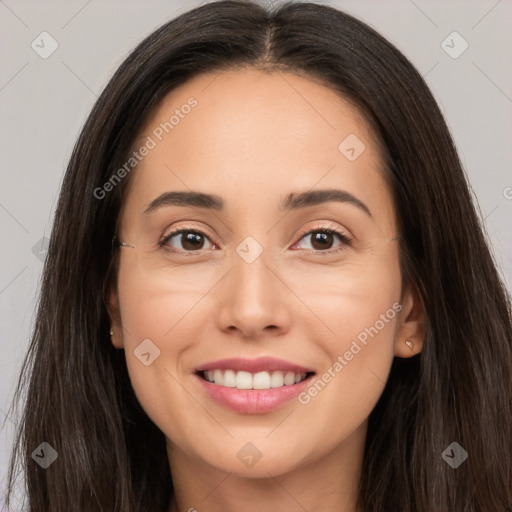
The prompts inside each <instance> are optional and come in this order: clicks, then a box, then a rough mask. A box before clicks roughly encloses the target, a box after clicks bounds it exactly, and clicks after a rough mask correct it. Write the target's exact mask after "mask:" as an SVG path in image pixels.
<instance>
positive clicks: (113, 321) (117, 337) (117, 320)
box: [108, 284, 124, 349]
mask: <svg viewBox="0 0 512 512" xmlns="http://www.w3.org/2000/svg"><path fill="white" fill-rule="evenodd" d="M108 314H109V316H110V328H111V330H112V335H111V336H110V340H111V342H112V345H114V347H116V348H119V349H122V348H124V344H123V328H122V325H121V314H120V312H119V300H118V293H117V287H116V286H115V285H114V284H112V285H111V286H110V290H109V292H108Z"/></svg>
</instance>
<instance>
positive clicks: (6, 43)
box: [0, 0, 512, 504]
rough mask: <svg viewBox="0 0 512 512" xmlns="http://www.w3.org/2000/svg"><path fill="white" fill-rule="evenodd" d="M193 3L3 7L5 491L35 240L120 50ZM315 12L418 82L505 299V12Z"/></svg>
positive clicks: (486, 6)
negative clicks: (438, 119) (475, 208)
mask: <svg viewBox="0 0 512 512" xmlns="http://www.w3.org/2000/svg"><path fill="white" fill-rule="evenodd" d="M202 3H207V2H200V1H194V0H191V1H173V2H171V1H165V2H163V1H152V2H143V1H142V0H139V1H133V0H132V1H127V2H120V1H112V2H106V1H101V0H92V1H86V0H81V1H66V2H64V1H60V2H28V1H20V0H18V1H15V0H0V20H1V32H0V40H1V45H0V63H1V64H0V119H1V122H0V129H1V139H0V145H1V147H0V162H1V167H0V168H1V183H2V186H1V189H0V226H1V234H2V243H1V245H0V258H1V261H2V265H1V267H0V311H1V315H2V316H1V324H0V325H1V337H0V372H1V375H2V377H1V384H0V421H4V420H5V424H4V425H5V426H4V428H3V429H2V431H1V436H0V488H2V490H3V488H4V480H5V476H6V469H7V461H8V455H9V448H10V445H11V443H12V433H13V427H14V422H15V418H14V417H7V416H6V414H7V412H8V408H9V405H10V402H11V399H12V394H13V391H14V385H15V378H16V376H17V374H18V372H19V369H20V366H21V362H22V358H23V355H24V353H25V351H26V348H27V345H28V338H29V335H30V330H31V328H32V326H33V314H34V311H35V306H36V303H37V293H38V290H39V279H40V276H41V270H42V261H41V260H42V258H43V257H44V250H45V240H44V237H48V236H49V234H50V229H51V223H52V217H53V213H54V208H55V205H56V201H57V198H58V194H59V188H60V184H61V179H62V176H63V172H64V170H65V166H66V164H67V160H68V158H69V156H70V153H71V150H72V147H73V144H74V142H75V139H76V137H77V136H78V133H79V130H80V128H81V126H82V124H83V122H84V120H85V118H86V116H87V114H88V113H89V111H90V109H91V107H92V106H93V104H94V102H95V100H96V98H97V96H98V94H99V92H100V91H101V90H102V88H103V87H104V86H105V85H106V83H107V81H108V79H109V78H110V76H111V75H112V73H113V72H114V70H115V69H116V68H117V66H118V65H119V64H120V63H121V62H122V61H123V59H124V58H125V56H126V55H127V53H128V52H129V50H131V49H132V48H133V47H134V46H135V45H136V44H137V43H138V42H139V41H140V40H141V39H142V38H143V37H145V36H146V35H147V34H149V33H150V32H151V31H153V30H154V29H155V28H156V27H157V26H159V25H161V24H162V23H164V22H165V21H167V20H169V19H171V18H173V17H175V16H177V15H178V14H180V13H182V12H184V11H186V10H188V9H189V8H192V7H195V6H198V5H200V4H202ZM273 3H276V2H273ZM316 3H326V4H329V5H332V6H334V7H339V8H341V9H344V10H346V11H347V12H349V13H352V14H355V15H356V16H357V17H359V18H361V19H362V20H363V21H365V22H366V23H368V24H369V25H371V26H373V27H374V28H375V29H377V30H378V31H379V32H380V33H381V34H383V35H384V36H385V37H387V38H388V39H389V40H390V41H391V42H392V43H394V44H395V45H396V46H397V47H398V48H400V49H401V50H402V51H403V52H404V53H405V55H406V56H407V57H408V58H409V59H410V60H411V61H412V62H413V64H414V65H415V66H416V67H417V68H418V70H419V71H420V72H421V74H422V75H423V76H424V77H425V79H426V81H427V83H428V84H429V86H430V88H431V89H432V91H433V93H434V96H435V97H436V99H437V100H438V103H439V104H440V107H441V109H442V111H443V113H444V115H445V117H446V119H447V122H448V125H449V127H450V129H451V131H452V134H453V137H454V139H455V142H456V144H457V147H458V150H459V153H460V156H461V158H462V161H463V164H464V166H465V168H466V171H467V173H468V176H469V180H470V182H471V185H472V187H473V190H474V194H475V196H476V198H477V200H478V203H479V206H480V210H481V215H482V218H483V219H484V221H485V226H486V229H487V233H488V236H489V240H490V243H491V244H492V247H493V251H494V255H495V258H496V261H497V263H498V265H499V267H500V269H501V271H502V273H503V276H504V279H505V280H506V282H507V285H508V287H509V289H511V288H512V286H510V284H511V283H512V230H510V218H511V212H512V176H511V172H510V169H511V163H512V144H511V132H512V130H511V124H512V115H511V113H512V59H511V58H510V56H511V48H512V45H511V43H512V35H511V31H510V29H509V25H507V23H508V24H509V23H510V20H511V19H512V1H511V0H499V1H497V0H490V1H482V0H480V1H427V0H414V1H413V0H395V1H377V0H373V1H368V0H367V1H364V2H362V1H359V2H356V1H343V0H339V1H334V0H332V1H329V2H316ZM43 31H47V32H48V33H49V34H51V36H52V37H53V38H54V39H55V40H56V41H57V43H58V48H57V50H56V51H55V52H54V53H53V54H52V55H51V56H49V57H48V58H47V59H43V58H41V57H40V56H39V54H38V53H36V51H34V50H33V49H32V47H31V43H32V41H34V40H36V43H37V42H38V41H40V38H39V37H38V36H39V35H40V34H41V32H43ZM454 31H456V32H458V33H459V34H460V35H461V36H462V38H463V39H464V40H465V41H467V43H468V45H469V47H468V48H467V50H466V51H465V52H464V53H462V54H461V55H460V56H458V57H457V58H452V56H450V55H449V54H448V53H447V51H449V52H451V53H452V55H453V54H454V52H457V50H460V49H461V48H462V46H461V45H462V44H463V42H462V40H461V39H460V38H458V36H455V38H454V37H453V36H450V37H449V38H448V39H446V38H447V36H449V35H450V34H452V32H454ZM445 40H446V42H445V43H444V44H443V41H445ZM40 44H41V43H40ZM446 45H448V47H447V46H446ZM450 46H451V47H453V48H451V49H450V48H449V47H450ZM45 48H48V41H47V42H46V43H45ZM445 50H447V51H445ZM507 227H508V229H507ZM34 448H35V447H34ZM2 495H3V492H2ZM0 504H1V502H0Z"/></svg>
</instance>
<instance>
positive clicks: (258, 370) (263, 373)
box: [195, 357, 315, 414]
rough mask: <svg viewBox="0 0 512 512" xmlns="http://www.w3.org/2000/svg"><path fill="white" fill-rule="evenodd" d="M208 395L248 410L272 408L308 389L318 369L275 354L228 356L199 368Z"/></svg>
mask: <svg viewBox="0 0 512 512" xmlns="http://www.w3.org/2000/svg"><path fill="white" fill-rule="evenodd" d="M195 375H196V377H197V379H198V381H199V383H200V385H201V387H202V388H203V390H204V392H205V393H206V395H207V397H209V398H210V399H212V400H214V401H215V402H216V403H217V404H219V405H221V406H223V407H226V408H228V409H230V410H234V411H236V412H239V413H245V414H262V413H266V412H271V411H273V410H275V409H277V408H279V407H281V406H283V405H284V404H285V403H287V402H290V401H291V400H292V399H293V398H295V397H296V396H297V395H298V394H299V393H300V392H301V391H302V390H304V389H305V388H306V387H307V385H308V384H309V382H310V381H311V379H312V377H313V376H314V375H315V372H314V371H313V370H311V369H309V368H305V367H303V366H299V365H295V364H292V363H288V362H287V361H283V360H280V359H275V358H269V357H264V358H259V359H253V360H251V359H239V358H238V359H224V360H222V361H215V362H212V363H208V364H205V365H203V366H201V367H199V368H196V370H195Z"/></svg>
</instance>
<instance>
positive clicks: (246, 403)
mask: <svg viewBox="0 0 512 512" xmlns="http://www.w3.org/2000/svg"><path fill="white" fill-rule="evenodd" d="M312 376H313V375H310V376H309V377H307V378H306V379H304V380H303V381H301V382H298V383H296V384H292V385H291V386H282V387H280V388H270V389H237V388H228V387H227V386H220V385H218V384H212V383H211V382H210V381H207V380H205V379H203V378H202V377H201V376H199V375H196V377H197V378H198V379H199V381H200V382H201V385H202V386H203V389H204V390H205V391H206V394H207V395H208V396H209V397H210V398H213V399H214V400H215V401H217V402H218V403H219V404H221V405H223V406H224V407H228V408H229V409H231V410H234V411H237V412H241V413H245V414H263V413H265V412H270V411H273V410H275V409H277V408H278V407H281V406H282V405H283V404H285V403H286V402H289V401H290V400H293V399H294V398H295V397H296V396H297V395H298V394H299V393H300V392H301V391H303V390H304V388H306V387H307V385H308V384H309V381H310V380H311V377H312Z"/></svg>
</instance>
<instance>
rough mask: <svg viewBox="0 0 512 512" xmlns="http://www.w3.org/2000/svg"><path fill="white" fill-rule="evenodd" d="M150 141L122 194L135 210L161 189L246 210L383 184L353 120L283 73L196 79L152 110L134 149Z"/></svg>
mask: <svg viewBox="0 0 512 512" xmlns="http://www.w3.org/2000/svg"><path fill="white" fill-rule="evenodd" d="M148 140H151V141H152V144H151V145H152V146H153V147H152V149H151V150H150V151H149V152H148V154H147V155H146V156H145V157H144V158H142V159H141V161H140V163H138V165H137V167H136V171H135V172H134V176H132V183H131V186H130V193H129V194H128V195H129V196H131V198H132V199H134V198H135V199H136V200H137V202H138V203H139V209H140V208H141V207H142V206H143V204H142V203H144V204H145V205H147V204H148V203H149V201H150V200H151V199H153V198H154V196H156V195H158V194H159V193H161V192H163V191H164V190H163V189H166V190H167V189H168V190H176V189H179V190H186V189H187V188H190V189H194V190H202V191H204V192H207V193H209V192H212V191H215V192H216V193H218V194H219V195H231V196H234V197H236V198H238V199H240V200H241V199H246V201H249V202H250V199H251V198H254V197H255V195H261V194H262V193H264V194H265V196H266V197H269V196H270V195H272V194H271V192H272V191H273V192H275V194H276V197H282V196H283V194H284V193H288V192H289V191H290V189H291V188H293V189H297V190H299V189H303V190H309V189H311V188H312V187H314V186H315V184H316V183H318V182H319V181H320V180H321V182H322V183H321V184H322V186H325V187H329V186H333V187H334V186H340V185H343V186H344V187H345V188H349V189H350V188H352V189H354V188H357V187H358V186H361V184H365V186H366V188H367V192H370V191H371V190H374V192H375V193H380V194H382V187H383V185H385V183H384V180H383V176H382V174H383V172H382V171H383V170H382V158H381V152H380V146H379V144H378V141H377V140H376V138H375V137H374V136H373V134H372V131H371V128H370V126H369V125H368V123H367V122H366V120H365V119H364V117H363V116H362V115H361V114H360V113H359V111H358V110H357V109H356V108H355V107H354V106H353V105H352V104H351V103H350V102H349V101H348V100H346V99H345V98H343V97H341V96H340V95H339V94H338V93H337V92H335V91H334V90H332V89H331V88H328V87H325V86H324V85H321V84H319V83H318V82H316V81H315V80H314V79H311V78H310V77H304V76H298V75H296V74H293V73H289V72H282V71H274V72H271V73H268V72H264V71H260V70H256V69H252V68H247V69H240V70H224V71H221V72H218V73H206V74H202V75H199V76H197V77H195V78H193V79H191V80H190V81H188V82H186V83H185V84H183V85H181V86H180V87H178V88H177V89H175V90H173V91H172V92H171V93H169V94H168V95H167V96H166V97H165V98H164V100H163V101H162V102H161V103H160V104H159V105H158V106H157V108H155V109H154V111H153V112H152V113H151V116H150V118H149V119H148V121H147V122H146V123H145V125H144V127H143V129H142V130H141V132H140V135H139V137H138V139H137V142H136V144H135V145H134V147H135V149H137V148H138V147H139V146H140V145H143V144H144V143H145V142H146V143H147V142H148ZM347 150H348V153H347ZM354 152H355V153H356V154H355V156H356V158H355V159H354V158H353V157H354ZM359 153H360V154H359ZM379 188H380V189H381V192H379V191H378V189H379ZM128 199H130V197H129V198H128ZM260 199H261V198H260ZM374 199H375V198H374ZM376 199H378V198H376ZM131 202H133V201H131ZM246 204H249V203H246Z"/></svg>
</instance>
